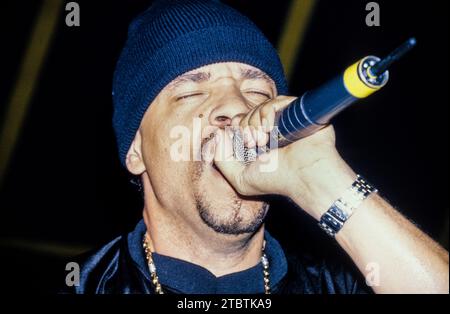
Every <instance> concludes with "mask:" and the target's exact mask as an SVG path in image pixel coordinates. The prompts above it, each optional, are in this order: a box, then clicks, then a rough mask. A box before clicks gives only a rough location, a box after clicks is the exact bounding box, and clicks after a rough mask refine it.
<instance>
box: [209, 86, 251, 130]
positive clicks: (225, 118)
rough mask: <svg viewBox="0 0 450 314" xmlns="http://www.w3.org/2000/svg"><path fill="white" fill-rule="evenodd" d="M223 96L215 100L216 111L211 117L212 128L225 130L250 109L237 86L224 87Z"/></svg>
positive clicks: (214, 110) (213, 111)
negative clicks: (234, 118) (236, 117)
mask: <svg viewBox="0 0 450 314" xmlns="http://www.w3.org/2000/svg"><path fill="white" fill-rule="evenodd" d="M220 92H221V94H220V95H219V96H218V98H217V99H216V100H215V106H214V109H213V110H212V111H211V113H210V115H209V123H210V124H211V125H212V126H217V127H219V128H225V127H226V126H229V125H231V120H232V119H233V117H235V116H237V115H240V114H246V113H247V112H249V111H250V107H249V105H248V103H247V101H246V99H245V98H244V97H243V96H242V94H241V91H240V90H239V88H237V86H228V87H222V88H221V90H220Z"/></svg>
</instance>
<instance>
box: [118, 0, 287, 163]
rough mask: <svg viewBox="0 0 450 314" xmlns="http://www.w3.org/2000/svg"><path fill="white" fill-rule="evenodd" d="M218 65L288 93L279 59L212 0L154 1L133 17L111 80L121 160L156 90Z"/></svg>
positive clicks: (244, 22) (244, 21) (250, 27)
mask: <svg viewBox="0 0 450 314" xmlns="http://www.w3.org/2000/svg"><path fill="white" fill-rule="evenodd" d="M218 62H241V63H245V64H249V65H252V66H254V67H257V68H259V69H260V70H262V71H264V72H265V73H266V74H267V75H269V76H270V77H271V78H272V80H273V81H274V82H275V84H276V86H277V90H278V93H279V94H281V95H282V94H287V84H286V80H285V76H284V72H283V67H282V65H281V62H280V59H279V57H278V54H277V52H276V50H275V49H274V47H273V46H272V45H271V44H270V43H269V41H268V40H267V39H266V38H265V36H264V35H263V34H262V32H261V31H260V30H259V29H258V28H257V27H256V26H255V25H254V24H253V23H252V22H251V21H250V20H249V19H248V18H247V17H245V16H243V15H242V14H240V13H239V12H237V11H236V10H234V9H232V8H231V7H229V6H227V5H225V4H223V3H220V1H214V0H157V1H155V3H154V4H153V5H152V6H151V7H150V8H149V9H147V10H146V11H145V12H144V13H142V14H141V15H139V16H138V17H137V18H135V19H134V20H133V21H132V22H131V24H130V27H129V29H128V38H127V41H126V43H125V47H124V48H123V50H122V53H121V55H120V58H119V61H118V63H117V66H116V70H115V73H114V79H113V92H112V95H113V102H114V114H113V126H114V131H115V133H116V137H117V145H118V148H119V157H120V161H121V162H122V164H123V165H124V166H126V165H125V159H126V155H127V153H128V150H129V148H130V146H131V143H132V142H133V139H134V137H135V135H136V132H137V130H138V129H139V126H140V123H141V120H142V118H143V116H144V114H145V112H146V110H147V109H148V107H149V105H150V104H151V103H152V101H153V100H154V99H155V98H156V96H157V95H158V94H159V93H160V91H161V90H162V89H163V88H164V87H165V86H166V85H167V84H168V83H170V82H171V81H172V80H173V79H175V78H176V77H178V76H179V75H181V74H183V73H185V72H188V71H191V70H194V69H196V68H199V67H202V66H205V65H208V64H212V63H218Z"/></svg>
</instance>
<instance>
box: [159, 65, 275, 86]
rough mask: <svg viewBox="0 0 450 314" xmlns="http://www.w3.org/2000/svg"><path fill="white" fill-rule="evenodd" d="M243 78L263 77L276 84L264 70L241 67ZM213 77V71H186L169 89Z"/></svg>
mask: <svg viewBox="0 0 450 314" xmlns="http://www.w3.org/2000/svg"><path fill="white" fill-rule="evenodd" d="M241 78H243V79H247V80H258V79H263V80H265V81H266V82H267V83H268V84H270V85H275V83H274V81H273V80H272V79H271V78H270V77H269V76H268V75H267V74H266V73H264V72H262V71H260V70H256V69H243V68H241ZM210 79H211V73H210V72H195V73H186V74H183V75H180V76H179V77H177V78H176V79H175V80H173V81H172V82H171V83H169V85H168V86H167V87H168V88H169V89H174V88H175V87H177V86H178V85H180V84H183V83H186V82H193V83H201V82H205V81H208V80H210Z"/></svg>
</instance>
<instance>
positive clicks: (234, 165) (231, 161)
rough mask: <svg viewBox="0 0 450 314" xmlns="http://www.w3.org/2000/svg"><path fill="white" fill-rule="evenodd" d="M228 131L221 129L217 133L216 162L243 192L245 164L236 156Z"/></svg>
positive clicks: (232, 183)
mask: <svg viewBox="0 0 450 314" xmlns="http://www.w3.org/2000/svg"><path fill="white" fill-rule="evenodd" d="M227 133H228V132H227V131H224V130H219V131H218V132H217V134H216V137H215V141H216V150H215V155H214V164H215V165H216V166H217V168H219V170H220V171H221V172H222V174H223V175H224V176H225V178H226V179H227V180H228V181H229V182H230V183H231V185H233V186H234V187H235V188H236V190H237V191H238V192H241V193H242V192H243V191H244V189H243V188H244V187H243V180H242V174H243V171H244V169H245V165H244V164H242V163H241V162H240V161H238V160H237V159H236V158H235V157H234V152H233V143H232V139H231V136H230V134H229V133H228V134H227Z"/></svg>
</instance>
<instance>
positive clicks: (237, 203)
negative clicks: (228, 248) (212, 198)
mask: <svg viewBox="0 0 450 314" xmlns="http://www.w3.org/2000/svg"><path fill="white" fill-rule="evenodd" d="M230 203H231V205H230V208H228V209H227V210H226V211H227V212H228V211H229V212H230V213H232V214H231V215H227V217H221V216H220V215H217V214H215V213H214V209H213V208H212V206H211V205H210V204H208V203H207V202H205V200H204V198H202V197H196V206H197V210H198V213H199V215H200V218H201V219H202V221H203V222H204V223H205V224H206V225H207V226H208V227H210V228H212V229H213V230H214V231H216V232H218V233H222V234H230V235H240V234H244V233H250V234H251V233H255V232H256V231H257V230H258V229H259V228H260V227H261V225H262V224H263V222H264V219H265V217H266V214H267V211H268V209H269V204H267V203H262V204H261V205H260V207H259V208H258V209H256V210H255V209H254V210H249V211H246V215H245V217H244V216H243V210H242V209H241V207H242V199H239V198H238V197H237V196H236V198H235V200H233V201H231V202H230ZM250 215H251V216H253V217H251V216H250Z"/></svg>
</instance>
